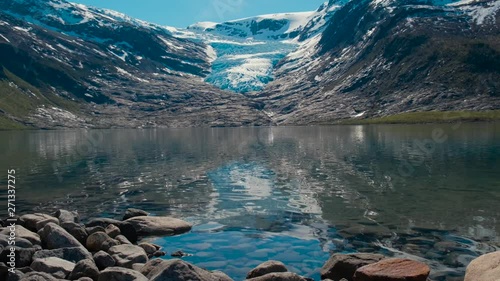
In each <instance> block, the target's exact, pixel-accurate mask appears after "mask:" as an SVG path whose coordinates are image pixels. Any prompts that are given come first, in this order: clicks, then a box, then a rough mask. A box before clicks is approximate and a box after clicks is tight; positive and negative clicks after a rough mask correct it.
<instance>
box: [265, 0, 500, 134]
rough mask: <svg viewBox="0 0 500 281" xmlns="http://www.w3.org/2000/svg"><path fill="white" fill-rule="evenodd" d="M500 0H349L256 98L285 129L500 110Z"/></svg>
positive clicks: (281, 66) (279, 67)
mask: <svg viewBox="0 0 500 281" xmlns="http://www.w3.org/2000/svg"><path fill="white" fill-rule="evenodd" d="M499 10H500V1H498V0H495V1H494V0H482V1H481V0H476V1H474V0H471V1H468V0H464V1H423V0H351V1H349V2H347V3H346V4H345V5H343V6H342V7H341V8H340V9H338V10H336V11H335V12H334V13H333V16H332V17H331V18H330V20H329V22H328V26H327V28H326V29H325V30H324V31H323V32H322V33H321V34H318V35H315V36H313V37H311V38H309V39H306V40H304V41H303V42H302V43H301V45H300V46H299V47H298V49H297V50H295V51H294V52H292V53H290V54H289V55H287V57H286V58H285V59H283V60H282V61H280V63H279V64H278V65H277V67H276V69H275V77H276V79H275V81H273V82H271V83H270V84H269V85H268V86H267V87H266V88H265V89H264V90H263V91H262V92H260V93H258V94H256V97H259V99H261V100H263V101H266V107H265V109H264V110H266V111H267V112H268V113H269V114H270V115H272V116H274V117H275V122H277V123H281V124H310V123H321V122H327V123H328V122H332V121H335V120H340V119H350V118H365V117H373V116H386V115H391V114H397V113H401V112H407V111H416V110H419V111H422V110H441V111H446V110H488V109H498V108H500V96H499V94H500V84H499V83H500V82H499V81H500V69H499V68H498V66H499V65H500V45H499V44H500V41H499V38H500V37H499V36H498V34H500V21H499V15H500V13H499V12H498V11H499Z"/></svg>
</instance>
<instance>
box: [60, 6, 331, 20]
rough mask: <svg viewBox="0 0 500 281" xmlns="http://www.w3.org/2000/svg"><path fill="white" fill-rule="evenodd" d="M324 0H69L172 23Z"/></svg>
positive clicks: (292, 8) (300, 8) (279, 9)
mask: <svg viewBox="0 0 500 281" xmlns="http://www.w3.org/2000/svg"><path fill="white" fill-rule="evenodd" d="M325 1H326V0H70V2H76V3H82V4H85V5H90V6H95V7H99V8H107V9H112V10H116V11H119V12H122V13H125V14H127V15H129V16H132V17H134V18H139V19H142V20H146V21H149V22H153V23H157V24H161V25H169V26H175V27H187V26H188V25H190V24H193V23H195V22H199V21H214V22H222V21H227V20H233V19H238V18H244V17H251V16H256V15H261V14H274V13H284V12H304V11H313V10H316V9H317V8H318V7H319V6H320V5H321V4H322V3H324V2H325Z"/></svg>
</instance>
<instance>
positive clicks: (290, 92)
mask: <svg viewBox="0 0 500 281" xmlns="http://www.w3.org/2000/svg"><path fill="white" fill-rule="evenodd" d="M499 10H500V0H461V1H451V0H330V1H328V2H325V3H324V4H323V5H321V7H319V8H318V9H317V10H316V11H311V12H303V13H284V14H274V15H263V16H256V17H252V18H245V19H239V20H234V21H229V22H224V23H206V22H205V23H197V24H194V25H192V26H189V27H187V28H185V29H178V28H173V27H164V26H159V25H156V24H151V23H147V22H144V21H141V20H137V19H133V18H130V17H128V16H126V15H123V14H120V13H117V12H114V11H109V10H104V9H97V8H92V7H87V6H84V5H79V4H72V3H69V2H66V1H64V0H11V1H0V127H5V124H8V125H9V126H11V127H12V126H13V127H16V126H17V127H18V126H28V127H38V128H40V127H44V128H53V127H71V126H72V127H113V126H118V127H143V126H170V127H175V126H184V127H186V126H240V125H263V124H269V123H270V122H272V123H275V124H309V123H317V122H330V121H332V120H339V119H346V118H364V117H371V116H383V115H389V114H395V113H400V112H406V111H413V110H434V109H436V110H452V109H453V110H456V109H471V110H482V109H498V108H500V102H499V96H498V95H499V92H500V90H499V89H500V85H499V84H498V83H499V82H498V81H500V76H499V73H500V69H498V65H500V49H499V48H500V47H499V46H500V45H499V44H500V43H499V41H498V40H499V39H498V38H499V37H498V34H499V13H498V11H499ZM226 90H229V91H226ZM241 93H244V95H242V94H241ZM5 104H8V105H9V106H5ZM271 119H272V120H271Z"/></svg>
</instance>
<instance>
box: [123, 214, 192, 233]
mask: <svg viewBox="0 0 500 281" xmlns="http://www.w3.org/2000/svg"><path fill="white" fill-rule="evenodd" d="M126 222H128V223H130V224H132V225H133V226H134V228H135V230H136V231H137V233H138V234H139V235H143V236H150V235H176V234H181V233H185V232H188V231H190V230H191V227H192V225H191V224H190V223H188V222H186V221H183V220H180V219H176V218H171V217H147V216H142V217H134V218H131V219H128V220H126Z"/></svg>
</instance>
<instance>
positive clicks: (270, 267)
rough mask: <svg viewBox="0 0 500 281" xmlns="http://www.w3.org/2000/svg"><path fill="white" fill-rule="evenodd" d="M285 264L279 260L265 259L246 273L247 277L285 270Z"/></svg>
mask: <svg viewBox="0 0 500 281" xmlns="http://www.w3.org/2000/svg"><path fill="white" fill-rule="evenodd" d="M287 271H288V269H287V268H286V266H285V265H284V264H283V263H282V262H279V261H266V262H264V263H261V264H260V265H258V266H257V267H256V268H254V269H252V271H250V272H249V273H248V274H247V279H250V278H255V277H259V276H262V275H266V274H268V273H272V272H287Z"/></svg>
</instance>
